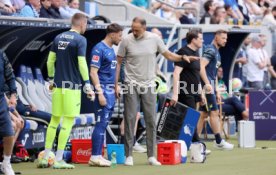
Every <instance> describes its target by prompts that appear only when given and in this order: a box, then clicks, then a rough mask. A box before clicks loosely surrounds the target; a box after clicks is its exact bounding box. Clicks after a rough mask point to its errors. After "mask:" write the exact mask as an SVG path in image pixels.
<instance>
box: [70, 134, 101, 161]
mask: <svg viewBox="0 0 276 175" xmlns="http://www.w3.org/2000/svg"><path fill="white" fill-rule="evenodd" d="M71 144H72V162H74V163H88V161H89V159H90V156H91V154H92V142H91V139H73V140H71ZM102 155H104V149H103V151H102Z"/></svg>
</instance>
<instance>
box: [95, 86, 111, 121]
mask: <svg viewBox="0 0 276 175" xmlns="http://www.w3.org/2000/svg"><path fill="white" fill-rule="evenodd" d="M102 90H103V94H104V97H105V99H106V103H107V104H106V105H105V106H101V105H100V103H99V99H98V95H96V99H95V103H94V105H95V108H94V109H95V116H96V121H98V120H99V119H98V117H100V120H101V121H104V120H110V118H111V116H112V112H113V110H114V105H115V102H116V97H115V92H114V89H112V88H105V87H102Z"/></svg>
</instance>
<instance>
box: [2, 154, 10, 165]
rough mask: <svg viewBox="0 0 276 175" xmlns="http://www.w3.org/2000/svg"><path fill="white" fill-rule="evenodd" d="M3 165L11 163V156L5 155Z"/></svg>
mask: <svg viewBox="0 0 276 175" xmlns="http://www.w3.org/2000/svg"><path fill="white" fill-rule="evenodd" d="M3 163H11V156H6V155H4V160H3Z"/></svg>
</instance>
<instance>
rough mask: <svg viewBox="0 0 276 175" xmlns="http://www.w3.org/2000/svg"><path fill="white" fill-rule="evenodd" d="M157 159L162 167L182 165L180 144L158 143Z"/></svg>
mask: <svg viewBox="0 0 276 175" xmlns="http://www.w3.org/2000/svg"><path fill="white" fill-rule="evenodd" d="M157 159H158V161H159V162H160V163H161V164H162V165H176V164H180V163H181V145H180V143H158V145H157Z"/></svg>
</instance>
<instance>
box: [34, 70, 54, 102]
mask: <svg viewBox="0 0 276 175" xmlns="http://www.w3.org/2000/svg"><path fill="white" fill-rule="evenodd" d="M34 76H35V78H36V79H35V84H36V86H43V89H44V90H43V92H44V95H45V97H47V98H48V99H49V100H50V101H51V100H52V96H51V95H50V93H49V92H47V90H46V89H45V87H48V86H49V83H48V82H46V81H45V80H44V78H43V76H42V73H41V70H40V69H39V68H35V69H34Z"/></svg>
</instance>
